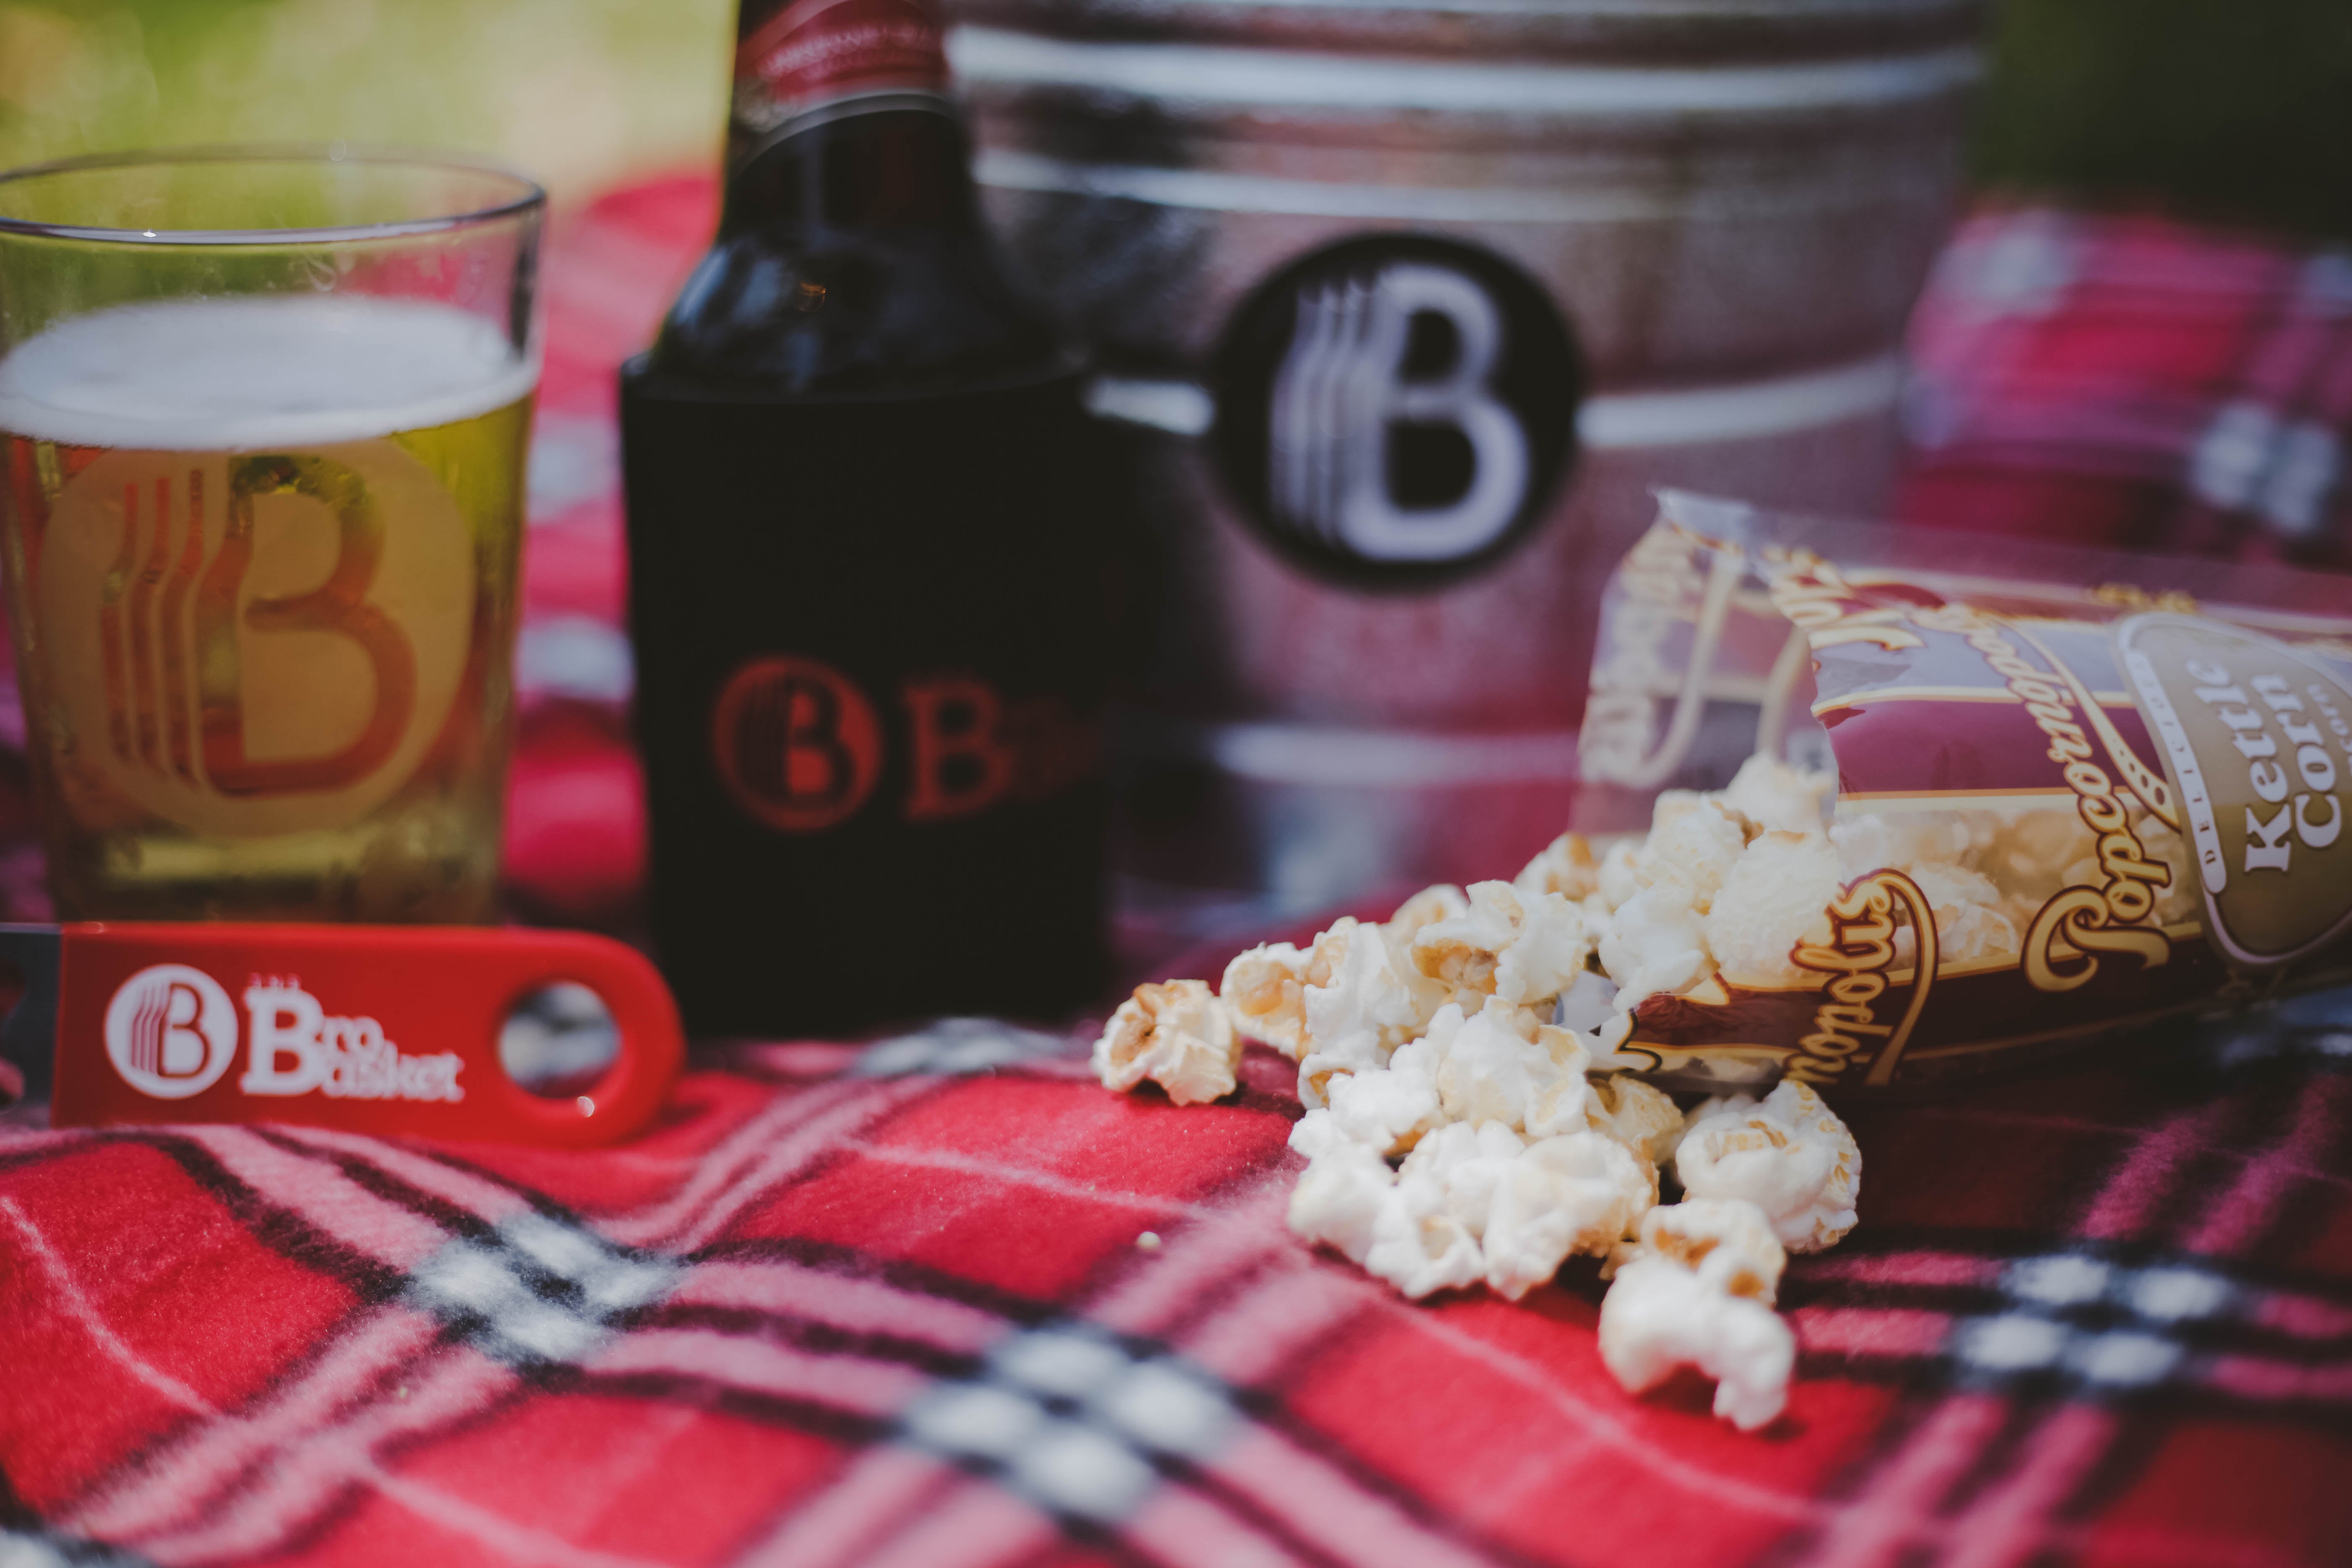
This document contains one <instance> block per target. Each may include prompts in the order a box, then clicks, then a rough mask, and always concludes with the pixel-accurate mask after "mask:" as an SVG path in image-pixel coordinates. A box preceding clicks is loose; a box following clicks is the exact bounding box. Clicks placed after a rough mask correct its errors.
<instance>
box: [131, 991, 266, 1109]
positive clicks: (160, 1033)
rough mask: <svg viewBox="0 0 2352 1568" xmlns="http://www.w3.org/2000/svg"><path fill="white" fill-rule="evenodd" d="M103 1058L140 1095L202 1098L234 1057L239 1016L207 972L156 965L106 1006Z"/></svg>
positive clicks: (165, 1097)
mask: <svg viewBox="0 0 2352 1568" xmlns="http://www.w3.org/2000/svg"><path fill="white" fill-rule="evenodd" d="M106 1056H107V1059H108V1060H109V1061H110V1062H112V1063H113V1064H114V1070H115V1071H117V1072H119V1073H121V1075H122V1081H123V1082H125V1083H127V1084H129V1085H130V1086H131V1088H133V1089H137V1090H138V1091H139V1092H140V1093H142V1094H146V1095H152V1096H153V1097H154V1098H155V1099H157V1100H185V1099H187V1098H188V1097H189V1096H191V1095H196V1094H202V1093H203V1092H204V1091H205V1090H206V1089H210V1088H211V1087H212V1086H213V1085H214V1084H215V1083H217V1082H219V1081H220V1077H221V1075H222V1074H223V1073H225V1072H226V1071H228V1066H229V1063H230V1061H231V1060H232V1059H234V1058H235V1057H236V1007H235V1006H233V1005H231V1004H230V1002H229V999H228V993H227V992H226V991H224V990H222V989H221V987H220V983H219V982H218V981H216V980H215V979H214V978H213V977H212V976H211V975H209V974H206V973H205V972H204V971H203V970H201V969H191V968H189V967H188V966H187V965H186V964H184V963H158V964H154V965H152V966H151V967H149V968H146V969H142V970H141V971H140V972H139V973H136V974H134V975H132V976H131V978H130V979H128V980H126V981H124V982H123V983H122V985H121V989H119V990H117V991H116V992H115V994H114V999H113V1000H112V1001H111V1002H109V1003H108V1004H107V1006H106Z"/></svg>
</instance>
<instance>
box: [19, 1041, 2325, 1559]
mask: <svg viewBox="0 0 2352 1568" xmlns="http://www.w3.org/2000/svg"><path fill="white" fill-rule="evenodd" d="M2347 1058H2352V1020H2347V1019H2339V1020H2337V1021H2336V1023H2334V1024H2331V1023H2330V1022H2329V1021H2328V1019H2327V1018H2326V1016H2325V1014H2324V1013H2321V1012H2316V1011H2314V1010H2313V1009H2312V1008H2310V1007H2309V1006H2308V1005H2306V1006H2305V1009H2304V1010H2303V1012H2302V1013H2301V1014H2299V1015H2296V1016H2287V1017H2284V1018H2275V1019H2273V1020H2272V1021H2271V1022H2270V1023H2269V1024H2268V1025H2266V1026H2264V1027H2263V1028H2262V1029H2260V1030H2245V1031H2241V1032H2239V1033H2237V1034H2235V1035H2233V1036H2231V1037H2229V1038H2227V1039H2225V1040H2223V1041H2221V1042H2220V1043H2219V1045H2218V1046H2216V1047H2210V1048H2209V1049H2207V1050H2206V1051H2205V1052H2203V1053H2202V1054H2200V1055H2196V1056H2192V1057H2189V1058H2186V1059H2183V1060H2180V1061H2179V1062H2178V1063H2177V1064H2176V1065H2175V1066H2173V1067H2172V1068H2170V1070H2168V1071H2163V1072H2157V1073H2150V1072H2149V1071H2147V1070H2144V1069H2143V1070H2137V1071H2129V1072H2126V1071H2121V1070H2116V1069H2113V1068H2108V1069H2104V1070H2102V1069H2095V1068H2085V1069H2084V1070H2081V1071H2078V1072H2076V1073H2074V1075H2072V1076H2068V1077H2063V1078H2057V1079H2041V1080H2036V1081H2034V1082H2033V1083H2032V1084H2031V1085H2024V1086H2018V1087H2015V1088H2013V1089H2008V1090H2001V1091H1981V1092H1979V1093H1977V1094H1976V1095H1974V1096H1973V1097H1971V1098H1969V1099H1965V1100H1956V1101H1954V1102H1952V1103H1949V1104H1947V1105H1941V1106H1937V1107H1933V1108H1922V1109H1910V1110H1874V1111H1868V1112H1864V1113H1862V1114H1860V1115H1857V1116H1856V1117H1855V1118H1854V1130H1855V1131H1856V1133H1857V1134H1858V1136H1859V1137H1860V1139H1861V1141H1862V1145H1863V1148H1864V1151H1865V1157H1866V1159H1867V1162H1868V1165H1867V1171H1866V1177H1865V1182H1864V1194H1863V1201H1864V1223H1863V1225H1862V1226H1861V1228H1859V1229H1858V1230H1856V1231H1855V1232H1854V1234H1853V1237H1851V1238H1850V1239H1849V1240H1848V1241H1847V1242H1846V1243H1845V1244H1844V1245H1843V1246H1842V1247H1839V1248H1838V1249H1837V1250H1835V1251H1833V1252H1831V1253H1829V1254H1826V1255H1823V1256H1822V1257H1819V1258H1801V1259H1797V1260H1795V1261H1794V1262H1793V1264H1792V1265H1791V1268H1790V1273H1789V1277H1788V1279H1787V1282H1786V1285H1785V1288H1784V1292H1783V1303H1784V1305H1785V1306H1786V1307H1787V1309H1788V1310H1789V1311H1790V1316H1791V1318H1792V1320H1793V1321H1794V1324H1795V1327H1796V1330H1797V1333H1798V1336H1799V1340H1800V1342H1801V1346H1802V1351H1801V1369H1800V1382H1799V1384H1798V1386H1797V1387H1796V1389H1795V1391H1794V1394H1793V1395H1792V1398H1791V1400H1790V1411H1789V1414H1788V1415H1785V1416H1784V1417H1782V1419H1781V1420H1780V1422H1779V1423H1778V1424H1777V1425H1775V1426H1772V1427H1771V1428H1769V1429H1768V1430H1767V1431H1766V1432H1765V1433H1764V1434H1762V1435H1760V1436H1740V1435H1738V1434H1737V1433H1735V1432H1733V1431H1732V1430H1730V1429H1729V1428H1728V1427H1727V1426H1723V1425H1722V1424H1721V1423H1719V1422H1717V1421H1716V1420H1715V1419H1714V1418H1713V1417H1712V1416H1711V1415H1708V1413H1707V1399H1706V1390H1705V1389H1704V1388H1701V1387H1697V1386H1696V1385H1693V1386H1689V1387H1679V1388H1670V1389H1669V1390H1668V1391H1667V1392H1666V1393H1665V1394H1663V1395H1661V1396H1657V1397H1654V1398H1651V1399H1648V1400H1640V1401H1637V1400H1633V1399H1631V1398H1628V1397H1627V1396H1626V1395H1624V1394H1622V1393H1621V1392H1619V1390H1618V1389H1617V1387H1616V1385H1615V1384H1612V1382H1611V1381H1610V1379H1609V1377H1608V1374H1607V1373H1605V1372H1604V1371H1602V1369H1601V1365H1600V1363H1599V1360H1598V1357H1597V1355H1596V1353H1595V1350H1594V1339H1593V1326H1594V1321H1595V1316H1596V1312H1597V1310H1598V1304H1599V1300H1600V1295H1601V1284H1600V1282H1599V1281H1598V1280H1597V1279H1595V1277H1594V1275H1593V1272H1592V1268H1591V1264H1590V1262H1589V1260H1588V1261H1587V1262H1586V1263H1585V1264H1583V1265H1572V1266H1571V1267H1570V1269H1569V1270H1568V1271H1566V1272H1565V1273H1564V1274H1563V1275H1562V1277H1561V1278H1560V1279H1559V1282H1557V1283H1556V1284H1553V1285H1549V1286H1546V1287H1543V1288H1541V1289H1538V1290H1537V1291H1536V1292H1534V1293H1533V1294H1532V1295H1530V1296H1529V1297H1528V1299H1527V1300H1525V1301H1523V1302H1520V1303H1518V1304H1517V1305H1510V1304H1506V1303H1503V1302H1500V1301H1497V1300H1493V1299H1490V1298H1487V1297H1486V1296H1484V1295H1483V1294H1480V1295H1475V1296H1461V1297H1455V1298H1452V1299H1445V1300H1438V1301H1436V1302H1435V1303H1434V1304H1428V1305H1420V1306H1415V1305H1410V1304H1407V1303H1406V1302H1404V1301H1402V1300H1400V1299H1399V1298H1397V1297H1395V1296H1394V1295H1392V1294H1391V1293H1390V1292H1389V1291H1388V1290H1387V1289H1385V1288H1384V1287H1381V1286H1380V1285H1378V1284H1376V1283H1374V1282H1372V1281H1370V1280H1369V1279H1366V1278H1365V1277H1363V1276H1362V1275H1360V1274H1359V1273H1358V1272H1357V1271H1356V1270H1355V1269H1354V1268H1350V1267H1349V1265H1347V1264H1346V1263H1344V1262H1342V1261H1340V1260H1339V1259H1336V1258H1330V1257H1328V1256H1318V1254H1316V1253H1314V1252H1312V1251H1310V1250H1309V1249H1308V1248H1307V1247H1305V1246H1304V1245H1302V1244H1301V1243H1299V1242H1298V1241H1297V1239H1296V1238H1295V1237H1291V1236H1290V1235H1289V1234H1288V1232H1287V1231H1286V1229H1285V1228H1284V1226H1283V1222H1282V1215H1283V1211H1284V1206H1285V1203H1286V1197H1287V1193H1288V1189H1289V1186H1290V1184H1291V1181H1292V1179H1293V1176H1294V1174H1295V1173H1296V1171H1297V1167H1298V1162H1297V1157H1296V1156H1295V1155H1292V1154H1290V1153H1289V1152H1288V1151H1287V1150H1286V1148H1285V1145H1284V1139H1285V1137H1286V1133H1287V1131H1288V1127H1289V1121H1290V1119H1291V1118H1292V1117H1293V1116H1295V1115H1296V1114H1297V1102H1296V1100H1294V1099H1293V1097H1292V1095H1291V1093H1290V1092H1289V1084H1288V1081H1287V1079H1288V1074H1289V1068H1288V1064H1286V1063H1285V1062H1283V1061H1281V1060H1280V1059H1279V1058H1275V1057H1272V1056H1261V1055H1256V1054H1253V1056H1252V1057H1251V1058H1250V1060H1249V1063H1248V1071H1247V1073H1246V1075H1245V1076H1246V1079H1247V1085H1246V1087H1245V1089H1244V1091H1243V1093H1242V1094H1241V1095H1240V1096H1239V1097H1238V1099H1237V1100H1236V1101H1235V1102H1233V1103H1229V1104H1223V1105H1218V1106H1213V1107H1207V1108H1194V1109H1188V1110H1179V1109H1177V1108H1175V1107H1173V1106H1171V1105H1170V1104H1168V1103H1167V1102H1166V1101H1165V1100H1161V1099H1160V1098H1158V1097H1157V1096H1156V1095H1153V1096H1150V1097H1148V1098H1147V1097H1135V1098H1121V1097H1118V1096H1113V1095H1111V1094H1108V1093H1107V1092H1105V1091H1104V1090H1102V1089H1099V1088H1097V1087H1096V1086H1095V1085H1094V1084H1093V1082H1092V1081H1091V1079H1090V1078H1089V1076H1088V1074H1087V1070H1086V1068H1085V1067H1084V1066H1083V1064H1082V1063H1080V1062H1078V1061H1077V1060H1075V1059H1073V1058H1072V1057H1071V1055H1070V1054H1069V1052H1068V1050H1067V1048H1066V1043H1065V1042H1063V1041H1061V1040H1057V1039H1055V1038H1053V1037H1045V1036H1037V1035H1028V1034H1024V1033H1021V1032H1018V1031H1013V1030H1011V1029H1008V1028H1005V1027H1003V1026H992V1025H979V1024H968V1025H965V1026H946V1027H940V1028H935V1029H933V1030H932V1031H930V1032H929V1033H927V1034H923V1035H916V1036H909V1037H900V1038H895V1039H890V1040H886V1041H883V1042H881V1043H879V1044H877V1045H873V1046H870V1047H865V1048H862V1049H861V1048H856V1047H845V1046H830V1045H782V1046H771V1047H757V1048H751V1049H747V1050H743V1051H741V1052H740V1054H737V1055H734V1056H731V1057H730V1058H726V1059H724V1060H714V1061H712V1062H711V1063H710V1064H709V1066H707V1067H706V1068H703V1069H702V1070H699V1071H698V1072H696V1073H694V1074H693V1075H692V1076H691V1077H689V1078H688V1080H687V1082H686V1086H685V1089H684V1090H683V1092H682V1093H681V1094H680V1095H679V1097H678V1101H677V1107H676V1109H675V1110H674V1111H673V1112H672V1114H671V1115H670V1116H669V1117H668V1119H667V1121H665V1122H664V1123H663V1124H662V1125H661V1126H660V1127H659V1128H658V1129H657V1130H656V1131H654V1132H652V1133H651V1134H649V1135H648V1136H646V1137H645V1138H643V1139H642V1140H640V1141H638V1142H635V1143H634V1144H633V1145H631V1146H630V1147H628V1148H626V1149H624V1150H620V1151H617V1152H590V1153H574V1152H564V1153H549V1152H520V1151H508V1150H497V1149H490V1148H484V1147H442V1146H436V1145H432V1144H426V1143H422V1142H418V1143H411V1144H393V1143H387V1142H375V1141H371V1140H366V1139H361V1138H354V1137H348V1136H341V1135H334V1134H327V1133H320V1132H316V1131H296V1130H292V1129H287V1130H282V1131H262V1130H211V1129H206V1130H186V1131H169V1130H166V1131H152V1132H144V1133H135V1134H125V1133H107V1134H94V1133H47V1132H23V1133H19V1134H16V1136H14V1137H11V1138H8V1139H5V1141H0V1346H5V1368H6V1372H5V1377H6V1383H5V1388H6V1397H5V1401H0V1471H5V1476H6V1478H7V1490H6V1493H5V1498H0V1510H5V1515H0V1527H5V1528H0V1563H8V1564H10V1568H18V1565H19V1564H42V1565H44V1568H47V1565H50V1564H57V1563H93V1562H104V1563H132V1562H139V1561H142V1560H143V1561H151V1562H156V1563H172V1564H182V1563H189V1564H194V1563H228V1562H251V1561H258V1560H270V1561H278V1560H290V1561H297V1562H301V1563H425V1562H429V1563H475V1562H483V1563H550V1564H556V1565H559V1568H588V1565H595V1568H622V1565H626V1564H656V1563H659V1564H701V1563H788V1564H793V1565H795V1568H820V1565H824V1564H835V1563H842V1564H845V1563H869V1564H885V1563H887V1564H908V1565H920V1568H982V1565H997V1564H1005V1565H1011V1564H1021V1565H1024V1568H1036V1565H1043V1564H1049V1563H1050V1564H1054V1565H1056V1568H1069V1565H1075V1564H1079V1563H1167V1564H1194V1563H1197V1564H1202V1565H1211V1564H1213V1565H1219V1568H1223V1565H1226V1564H1238V1563H1267V1564H1273V1563H1322V1564H1328V1563H1394V1564H1397V1565H1399V1568H1426V1565H1428V1564H1435V1563H1462V1564H1468V1563H1626V1562H1637V1561H1638V1562H1643V1563H1656V1564H1662V1565H1671V1564H1678V1563H1732V1562H1737V1563H1798V1562H1803V1563H1838V1564H1849V1565H1853V1568H1862V1565H1865V1564H1877V1565H1885V1568H1897V1565H1901V1564H1916V1563H1938V1564H1948V1565H1951V1568H1960V1565H1964V1564H1966V1565H1982V1568H1991V1565H1995V1564H2026V1563H2045V1562H2053V1561H2064V1562H2082V1563H2134V1564H2146V1563H2179V1564H2191V1563H2211V1564H2249V1565H2252V1564H2270V1563H2342V1562H2345V1561H2347V1560H2352V1495H2347V1488H2346V1485H2345V1483H2346V1481H2347V1479H2352V1203H2347V1188H2352V1179H2347V1176H2346V1175H2345V1172H2346V1171H2347V1169H2352V1078H2347V1076H2345V1074H2344V1073H2343V1072H2342V1070H2341V1069H2342V1068H2343V1067H2344V1066H2345V1065H2346V1063H2347ZM99 1542H103V1543H104V1545H103V1546H100V1545H97V1544H95V1543H99Z"/></svg>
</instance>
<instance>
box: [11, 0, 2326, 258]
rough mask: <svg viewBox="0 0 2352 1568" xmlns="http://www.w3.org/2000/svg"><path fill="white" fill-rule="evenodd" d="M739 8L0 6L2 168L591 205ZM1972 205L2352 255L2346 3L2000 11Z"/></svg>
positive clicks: (2162, 3) (594, 2)
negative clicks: (2176, 217) (2145, 216)
mask: <svg viewBox="0 0 2352 1568" xmlns="http://www.w3.org/2000/svg"><path fill="white" fill-rule="evenodd" d="M734 11H735V7H734V5H733V3H732V0H0V166H10V165H14V164H17V163H30V162H33V161H36V160H39V159H46V158H62V157H68V156H70V155H72V154H74V153H95V152H104V151H109V150H113V149H118V148H125V147H142V146H156V145H165V144H170V143H175V142H181V143H184V142H221V141H248V140H256V139H274V138H292V139H309V138H323V137H334V136H343V137H348V138H352V139H355V140H367V141H373V142H397V143H406V144H415V145H431V146H441V147H462V148H469V149H474V150H478V151H480V152H485V153H494V154H496V155H498V156H500V157H503V158H507V159H509V160H512V161H513V162H515V163H520V164H523V165H525V166H526V167H528V168H530V169H532V170H534V171H536V172H538V173H539V174H541V176H542V177H543V178H544V179H545V180H546V181H547V183H548V184H549V185H550V186H551V189H552V190H553V191H554V192H555V193H556V195H557V196H558V198H559V200H578V199H581V198H583V197H585V196H586V195H590V194H592V193H593V192H595V191H596V190H598V189H599V188H601V187H603V186H605V185H608V184H613V183H615V182H617V181H619V180H621V179H624V178H626V177H628V176H630V175H632V174H641V173H644V172H646V171H649V170H657V169H664V168H673V167H677V166H680V165H684V164H691V163H698V162H700V163H708V162H709V160H711V159H713V158H715V157H716V156H717V155H718V149H719V132H720V120H721V116H722V113H723V105H724V100H725V91H726V81H727V70H728V53H729V49H730V43H731V30H732V28H733V25H734ZM1989 47H1990V75H1989V77H1988V79H1987V81H1986V83H1985V88H1984V90H1983V92H1982V95H1981V97H1980V98H1979V101H1978V105H1977V110H1976V123H1975V131H1974V135H1973V140H1972V144H1971V149H1970V159H1969V170H1970V174H1971V177H1972V179H1973V181H1974V183H1975V184H1977V186H1978V187H1979V189H1992V190H2003V191H2011V192H2022V193H2034V194H2044V195H2046V194H2053V193H2063V194H2064V195H2068V196H2070V197H2074V198H2082V197H2086V196H2088V197H2095V198H2098V199H2101V200H2104V201H2110V202H2128V203H2134V204H2147V203H2151V202H2160V203H2162V204H2164V205H2167V206H2168V208H2170V209H2171V210H2174V211H2176V212H2178V213H2179V214H2181V215H2182V216H2195V217H2200V218H2204V219H2208V220H2211V221H2218V222H2224V223H2232V224H2245V225H2254V226H2264V227H2276V228H2281V229H2285V230H2290V231H2294V232H2296V233H2300V234H2305V235H2311V236H2318V237H2339V238H2343V237H2352V5H2345V4H2343V0H2005V3H2003V4H2000V5H1997V6H1996V7H1995V9H1994V11H1993V15H1992V23H1991V31H1990V43H1989Z"/></svg>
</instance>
